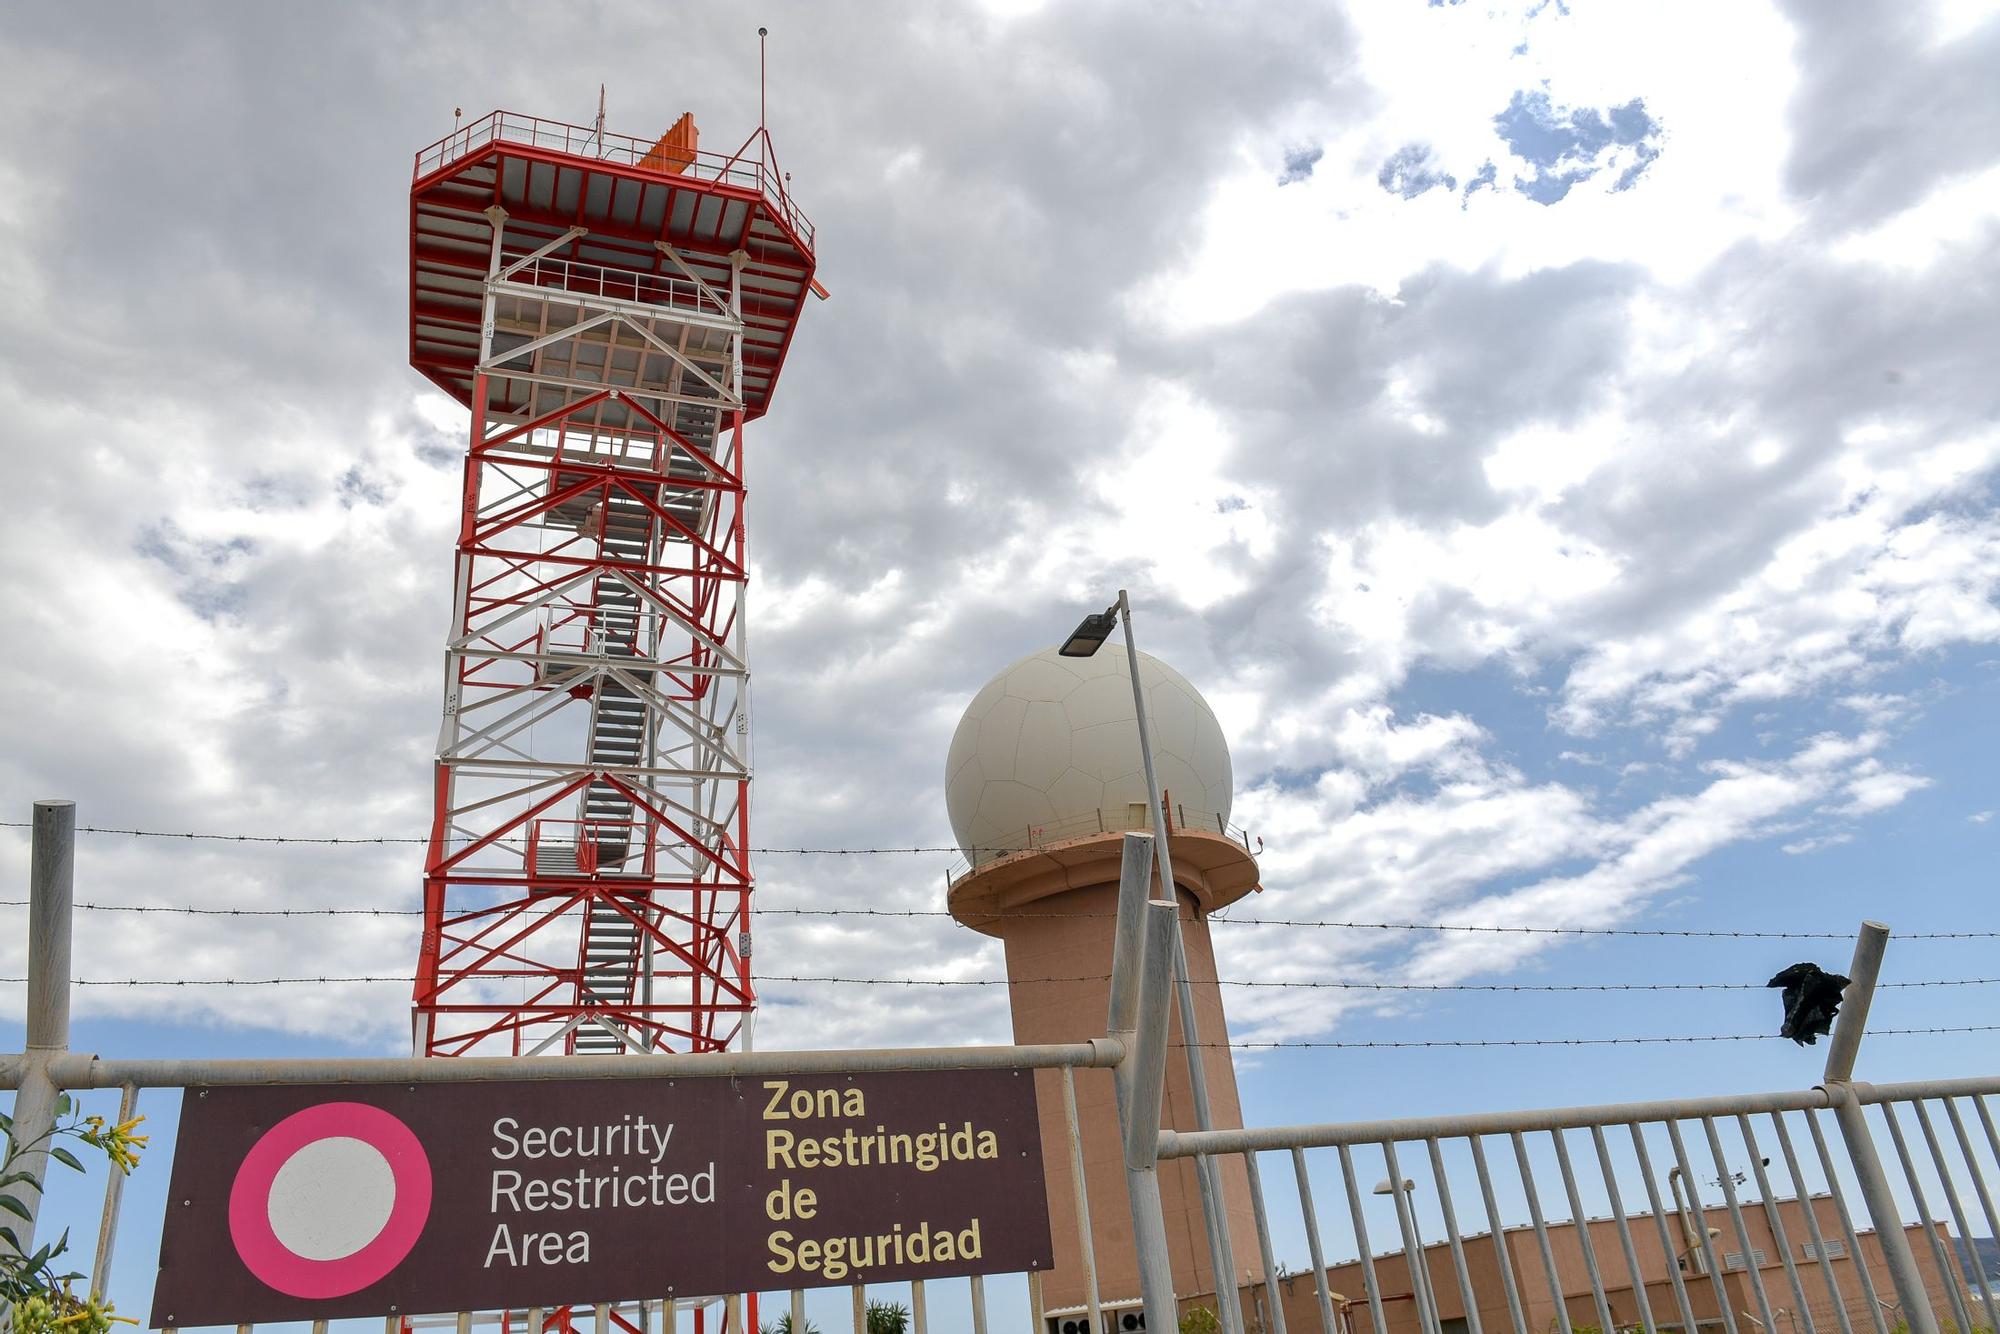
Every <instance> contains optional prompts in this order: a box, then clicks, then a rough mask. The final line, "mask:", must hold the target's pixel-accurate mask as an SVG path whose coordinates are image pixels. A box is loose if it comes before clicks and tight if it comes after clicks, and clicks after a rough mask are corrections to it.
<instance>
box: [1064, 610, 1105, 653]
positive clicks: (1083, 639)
mask: <svg viewBox="0 0 2000 1334" xmlns="http://www.w3.org/2000/svg"><path fill="white" fill-rule="evenodd" d="M1117 628H1118V604H1117V603H1115V602H1114V603H1112V604H1111V605H1110V606H1109V607H1107V608H1105V609H1104V610H1103V611H1101V612H1092V613H1091V614H1090V615H1088V616H1086V617H1084V618H1083V621H1082V623H1081V624H1080V625H1078V626H1077V627H1076V629H1074V630H1072V631H1070V632H1069V638H1068V639H1065V640H1064V641H1063V646H1062V647H1061V648H1059V649H1057V650H1056V652H1057V653H1058V654H1059V655H1061V656H1062V657H1065V658H1088V657H1090V656H1092V655H1093V654H1095V653H1096V652H1097V650H1098V649H1100V648H1102V647H1104V641H1105V640H1107V639H1109V638H1111V632H1112V631H1113V630H1116V629H1117Z"/></svg>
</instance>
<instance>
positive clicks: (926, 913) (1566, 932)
mask: <svg viewBox="0 0 2000 1334" xmlns="http://www.w3.org/2000/svg"><path fill="white" fill-rule="evenodd" d="M30 827H31V823H30V822H29V821H25V820H0V829H27V828H30ZM76 831H77V832H78V833H80V834H109V835H120V836H124V837H129V838H160V839H169V840H182V841H206V842H226V843H299V844H319V845H344V844H374V845H385V844H410V845H420V844H428V843H429V842H430V840H429V839H428V838H419V837H411V836H403V835H388V834H385V835H348V836H326V837H315V836H299V835H290V834H216V833H203V832H198V831H176V830H162V829H123V828H113V827H109V826H102V825H78V826H77V827H76ZM445 841H446V842H453V843H459V842H473V841H476V840H474V839H472V838H471V837H470V836H459V835H453V836H450V837H448V838H447V839H446V840H445ZM520 841H521V840H509V839H495V840H493V842H495V843H514V842H520ZM747 851H749V852H753V853H759V854H763V855H772V854H778V855H794V856H821V857H865V856H892V855H901V854H910V855H918V854H924V855H928V854H944V853H950V854H953V855H968V854H970V855H977V854H981V853H992V854H996V855H1006V854H1012V853H1018V852H1028V851H1035V849H1028V848H969V849H968V848H960V847H957V846H940V847H922V846H916V847H866V848H832V847H755V848H750V849H747ZM24 903H25V900H19V899H7V900H0V907H20V906H23V905H24ZM76 906H77V907H78V908H79V909H86V910H89V911H94V912H169V913H172V912H179V913H188V914H193V915H200V916H219V917H225V916H233V917H363V916H372V917H417V916H421V915H422V910H421V909H417V908H197V907H182V906H178V905H139V904H86V903H79V904H77V905H76ZM461 911H464V910H461ZM471 911H486V909H474V910H471ZM754 911H756V912H759V913H763V914H765V915H767V916H794V917H898V918H914V917H950V916H951V915H952V914H951V913H950V912H949V911H948V910H945V909H941V908H903V909H896V908H765V907H758V908H755V909H754ZM447 915H457V914H447ZM1009 916H1011V917H1036V918H1101V917H1110V916H1115V914H1114V913H1102V912H1096V913H1056V912H1040V913H1037V912H1017V913H1010V914H1009ZM1208 920H1209V921H1210V922H1213V923H1222V924H1226V925H1232V926H1274V927H1298V928H1321V929H1334V930H1349V931H1463V932H1483V933H1487V934H1494V935H1546V936H1622V937H1629V938H1652V939H1685V940H1852V939H1853V938H1854V933H1853V932H1852V931H1728V930H1720V929H1714V928H1686V929H1673V928H1665V927H1607V926H1597V927H1592V926H1484V925H1473V924H1469V923H1461V922H1365V921H1340V920H1325V919H1317V920H1316V919H1310V918H1290V917H1230V916H1226V915H1221V914H1217V915H1214V916H1211V917H1210V918H1209V919H1208ZM1896 934H1897V938H1898V939H1900V940H1996V939H2000V931H1902V932H1897V933H1896Z"/></svg>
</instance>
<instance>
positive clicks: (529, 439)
mask: <svg viewBox="0 0 2000 1334" xmlns="http://www.w3.org/2000/svg"><path fill="white" fill-rule="evenodd" d="M410 227H411V235H410V362H411V364H412V365H413V366H415V367H416V368H417V369H418V370H420V371H422V372H423V373H424V375H426V376H427V377H429V379H430V380H432V381H433V382H434V383H435V384H437V385H438V387H440V388H441V389H443V390H444V391H445V392H446V393H448V394H450V395H452V396H453V397H454V398H456V399H458V401H460V402H461V403H464V404H465V405H466V406H467V407H468V408H469V409H470V410H471V434H470V439H469V443H468V448H467V451H466V458H465V483H464V489H463V492H462V495H463V508H462V512H461V515H460V522H459V530H458V546H457V559H456V562H455V566H454V574H453V601H452V619H451V627H450V634H449V638H448V640H447V642H446V644H445V696H444V716H443V724H442V728H441V730H440V732H439V736H438V760H437V773H436V811H435V816H434V819H433V821H432V826H431V837H430V844H429V849H428V852H427V855H426V859H425V866H424V927H423V940H422V944H421V946H420V952H419V957H418V963H417V973H416V989H415V1004H414V1011H413V1019H414V1033H413V1042H414V1047H415V1050H416V1052H417V1053H418V1054H420V1055H433V1056H457V1055H465V1054H473V1053H481V1054H494V1055H502V1054H508V1053H517V1054H529V1053H557V1052H562V1053H592V1052H598V1053H615V1052H622V1051H627V1050H633V1051H657V1050H676V1051H710V1050H718V1049H721V1048H723V1047H726V1046H727V1045H728V1044H729V1043H730V1041H731V1040H732V1039H733V1038H734V1037H735V1036H736V1035H737V1033H738V1032H739V1031H740V1030H741V1028H742V1026H743V1023H744V1021H745V1019H746V1018H747V1016H748V1015H749V1014H750V1012H751V1010H752V1008H753V1006H754V1004H755V989H754V988H753V986H752V985H751V978H750V944H749V917H748V907H749V895H750V891H751V886H752V883H753V882H752V876H751V867H750V853H749V838H750V805H749V789H750V734H749V725H750V709H749V705H750V678H749V662H748V655H747V653H746V651H745V638H744V629H745V554H744V515H743V509H744V427H745V424H746V423H747V422H749V421H752V420H754V419H756V418H757V417H759V416H761V415H763V413H764V411H765V410H766V409H767V407H768V406H769V404H770V400H771V394H772V391H773V390H774V389H775V387H776V385H777V379H778V372H779V370H780V369H781V368H782V366H783V364H784V360H785V354H786V351H787V350H788V348H789V347H790V345H791V339H792V334H793V331H794V329H795V328H796V327H797V323H798V318H799V312H800V308H801V306H802V305H803V303H804V301H805V297H806V294H807V292H808V291H811V290H813V289H814V282H813V232H812V225H811V224H810V223H809V222H807V220H806V219H805V217H804V215H803V214H801V213H800V212H799V210H798V208H797V206H796V205H795V204H794V203H793V202H792V200H791V198H790V195H789V193H788V191H787V189H786V184H785V179H784V177H783V176H782V175H781V174H780V173H779V171H778V170H777V166H776V162H775V159H774V156H773V154H772V151H771V143H770V138H769V136H768V135H767V134H766V133H765V132H764V131H763V130H762V129H760V130H758V132H757V133H756V134H754V135H752V136H751V138H750V140H749V141H747V142H746V143H745V144H744V146H743V148H741V149H739V150H738V151H737V152H735V153H733V154H728V155H722V154H715V153H704V152H701V151H700V150H699V147H698V145H697V143H696V139H695V129H694V124H693V121H692V119H691V117H687V116H683V117H682V118H681V120H680V121H679V122H677V123H676V124H675V126H674V127H673V129H671V130H669V131H668V133H667V134H666V135H664V136H662V137H661V138H660V139H658V140H639V139H631V138H627V137H625V136H622V135H612V134H605V133H604V132H603V131H602V130H601V129H589V128H584V127H579V126H573V125H564V124H560V123H557V122H553V121H546V120H539V119H535V118H533V117H527V116H517V115H513V114H511V113H506V112H494V113H493V114H492V115H489V116H486V117H484V118H483V119H480V120H477V121H474V122H472V123H471V124H469V125H466V126H464V127H463V128H461V129H459V130H457V131H455V132H453V133H452V134H451V135H450V136H448V137H446V138H445V139H443V140H440V141H439V142H438V143H436V144H433V145H431V146H430V147H429V148H426V149H424V150H423V151H422V152H421V153H419V154H417V159H416V173H415V180H414V183H413V184H412V186H411V189H410Z"/></svg>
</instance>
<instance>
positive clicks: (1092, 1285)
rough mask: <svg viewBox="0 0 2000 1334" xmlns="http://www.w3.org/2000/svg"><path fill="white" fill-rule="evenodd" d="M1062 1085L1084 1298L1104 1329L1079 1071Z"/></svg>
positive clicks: (1070, 1072)
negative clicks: (1079, 1115) (1080, 1128)
mask: <svg viewBox="0 0 2000 1334" xmlns="http://www.w3.org/2000/svg"><path fill="white" fill-rule="evenodd" d="M1062 1082H1063V1125H1064V1127H1065V1129H1066V1130H1067V1131H1068V1132H1069V1172H1070V1180H1071V1184H1072V1185H1073V1186H1074V1187H1075V1197H1076V1227H1077V1231H1078V1232H1080V1233H1081V1234H1082V1239H1083V1296H1084V1301H1085V1302H1086V1304H1088V1306H1089V1307H1090V1327H1091V1329H1092V1330H1093V1331H1095V1330H1101V1329H1103V1328H1104V1309H1103V1304H1102V1299H1101V1298H1100V1297H1099V1295H1098V1291H1097V1237H1096V1234H1095V1233H1093V1232H1092V1230H1091V1226H1090V1191H1089V1189H1088V1188H1087V1186H1086V1183H1085V1181H1084V1178H1083V1137H1082V1136H1081V1135H1080V1134H1079V1133H1078V1132H1077V1125H1076V1071H1075V1070H1074V1069H1072V1068H1069V1067H1065V1068H1064V1070H1063V1072H1062Z"/></svg>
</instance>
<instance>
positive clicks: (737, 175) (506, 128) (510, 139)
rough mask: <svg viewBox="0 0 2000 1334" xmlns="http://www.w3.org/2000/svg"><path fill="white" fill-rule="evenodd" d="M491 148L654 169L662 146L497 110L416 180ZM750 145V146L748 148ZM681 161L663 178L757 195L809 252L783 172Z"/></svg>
mask: <svg viewBox="0 0 2000 1334" xmlns="http://www.w3.org/2000/svg"><path fill="white" fill-rule="evenodd" d="M491 143H511V144H522V145H525V146H527V147H530V148H545V149H550V150H552V151H554V152H558V153H566V154H569V155H571V156H573V157H590V158H596V159H598V160H599V161H603V162H613V163H617V164H618V165H620V166H626V167H637V166H643V165H650V164H649V163H648V162H647V159H648V158H649V157H651V156H653V155H654V152H655V148H656V141H654V140H651V139H636V138H634V137H632V136H631V135H629V134H609V133H606V132H604V131H602V130H598V129H596V128H593V127H591V126H585V125H570V124H567V123H565V122H563V121H559V120H550V119H548V118H546V117H542V116H524V115H522V114H520V113H519V112H514V111H491V112H488V113H487V114H486V115H484V116H481V117H480V118H479V119H478V120H474V121H468V122H466V123H465V124H464V125H461V126H459V127H458V128H457V129H455V130H453V131H452V132H451V133H450V134H448V135H446V136H444V137H443V138H442V139H439V140H438V141H437V142H436V143H434V144H431V145H429V146H428V147H426V148H423V149H420V150H419V151H418V153H417V155H416V166H415V171H414V174H413V177H412V179H414V180H419V181H421V180H423V179H424V178H425V177H427V176H429V175H431V174H432V173H433V172H437V171H440V170H442V169H443V168H445V167H448V166H450V165H451V164H452V163H454V162H456V161H458V160H459V159H460V158H462V157H465V156H467V155H469V154H471V153H473V152H475V151H477V150H478V149H481V148H484V147H485V146H486V145H488V144H491ZM748 146H749V145H748V144H747V143H746V144H745V148H748ZM676 157H677V159H679V158H681V157H684V158H685V161H684V162H683V163H682V165H680V166H678V167H677V168H675V169H674V170H671V171H665V172H663V174H665V175H678V176H683V177H686V178H688V179H691V180H697V181H714V182H717V183H719V184H722V185H727V186H734V187H736V188H739V189H744V190H754V191H756V192H757V193H758V194H761V195H762V196H763V197H764V199H765V200H766V201H767V202H768V203H769V204H770V205H771V207H772V208H774V209H776V210H777V212H778V214H779V216H781V217H782V218H784V220H785V221H786V222H787V223H788V224H790V226H791V228H792V230H793V231H794V232H795V233H797V234H798V237H799V239H800V240H801V241H802V242H804V243H805V245H806V247H807V248H808V249H810V248H811V246H812V243H813V225H812V222H811V220H810V219H808V218H807V217H806V215H805V214H804V213H803V212H802V211H801V210H800V209H799V207H798V205H796V204H795V203H793V202H792V198H791V192H790V191H789V190H787V189H786V187H785V180H784V176H783V174H782V173H781V172H779V171H777V170H776V169H775V168H773V167H771V166H769V165H767V164H766V163H764V162H762V161H760V160H758V159H757V158H753V157H747V156H744V154H743V153H742V152H738V153H734V154H726V153H713V152H705V151H694V150H679V151H677V154H676Z"/></svg>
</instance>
